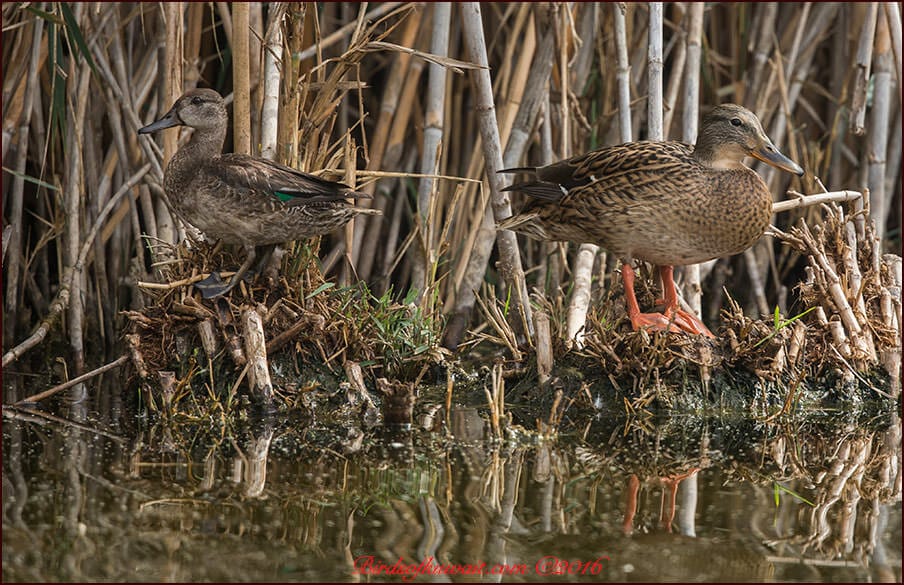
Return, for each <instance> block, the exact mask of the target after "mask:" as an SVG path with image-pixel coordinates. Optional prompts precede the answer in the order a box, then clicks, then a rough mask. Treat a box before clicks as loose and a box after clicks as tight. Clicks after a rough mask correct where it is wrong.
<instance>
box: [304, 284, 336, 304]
mask: <svg viewBox="0 0 904 585" xmlns="http://www.w3.org/2000/svg"><path fill="white" fill-rule="evenodd" d="M334 286H336V283H335V282H324V283H323V284H321V285H320V286H318V287H317V288H315V289H314V290H313V292H311V293H310V294H308V296H306V297H305V300H308V299H310V298H312V297H316V296H317V295H319V294H320V293H322V292H323V291H325V290H329V289H331V288H333V287H334Z"/></svg>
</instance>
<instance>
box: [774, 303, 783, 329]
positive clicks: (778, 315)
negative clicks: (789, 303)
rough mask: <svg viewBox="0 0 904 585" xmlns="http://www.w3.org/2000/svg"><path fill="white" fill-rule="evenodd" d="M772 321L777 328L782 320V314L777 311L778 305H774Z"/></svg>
mask: <svg viewBox="0 0 904 585" xmlns="http://www.w3.org/2000/svg"><path fill="white" fill-rule="evenodd" d="M772 321H773V323H774V325H775V328H776V329H778V328H779V323H781V322H782V314H781V313H779V312H778V305H775V314H774V315H773V317H772Z"/></svg>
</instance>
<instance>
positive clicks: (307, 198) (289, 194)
mask: <svg viewBox="0 0 904 585" xmlns="http://www.w3.org/2000/svg"><path fill="white" fill-rule="evenodd" d="M208 164H209V168H208V171H209V173H210V175H211V176H212V177H216V178H217V179H219V180H220V181H222V182H223V184H224V185H229V186H230V187H232V188H234V189H238V190H242V191H245V192H253V193H254V194H255V196H257V197H262V198H266V199H269V200H271V201H282V202H283V203H285V204H286V205H289V206H293V205H310V204H315V203H326V202H332V201H341V200H344V199H362V198H370V195H368V194H367V193H361V192H358V191H355V190H353V189H352V188H351V187H349V186H348V185H345V184H344V183H338V182H336V181H328V180H326V179H322V178H320V177H317V176H315V175H311V174H308V173H303V172H301V171H299V170H296V169H293V168H291V167H287V166H285V165H281V164H279V163H275V162H272V161H269V160H267V159H263V158H257V157H252V156H248V155H244V154H224V155H221V156H218V157H216V158H214V159H213V160H212V161H210V163H208Z"/></svg>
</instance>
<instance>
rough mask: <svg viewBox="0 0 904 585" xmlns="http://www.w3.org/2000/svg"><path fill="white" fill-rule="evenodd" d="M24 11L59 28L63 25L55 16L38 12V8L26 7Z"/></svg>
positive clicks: (41, 11)
mask: <svg viewBox="0 0 904 585" xmlns="http://www.w3.org/2000/svg"><path fill="white" fill-rule="evenodd" d="M25 10H27V11H29V12H31V13H32V14H34V15H35V16H38V17H40V18H43V19H44V20H46V21H47V22H53V23H56V24H59V25H61V26H62V24H63V21H62V20H60V18H59V17H58V16H57V15H56V14H51V13H50V12H45V11H43V10H39V9H38V8H35V7H34V6H26V7H25Z"/></svg>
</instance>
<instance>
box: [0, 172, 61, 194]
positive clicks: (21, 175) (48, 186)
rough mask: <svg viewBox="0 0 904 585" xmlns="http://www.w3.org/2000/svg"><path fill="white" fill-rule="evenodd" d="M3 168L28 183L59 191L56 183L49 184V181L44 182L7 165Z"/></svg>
mask: <svg viewBox="0 0 904 585" xmlns="http://www.w3.org/2000/svg"><path fill="white" fill-rule="evenodd" d="M3 170H4V171H6V172H7V173H9V174H11V175H13V176H15V177H19V178H21V179H24V180H26V181H28V182H29V183H34V184H35V185H38V186H39V187H44V188H45V189H50V190H51V191H59V190H60V188H59V187H57V186H56V185H51V184H50V183H45V182H44V181H42V180H40V179H36V178H34V177H31V176H29V175H26V174H24V173H20V172H18V171H14V170H12V169H11V168H9V167H3Z"/></svg>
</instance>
